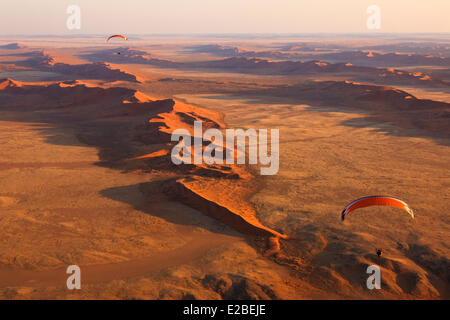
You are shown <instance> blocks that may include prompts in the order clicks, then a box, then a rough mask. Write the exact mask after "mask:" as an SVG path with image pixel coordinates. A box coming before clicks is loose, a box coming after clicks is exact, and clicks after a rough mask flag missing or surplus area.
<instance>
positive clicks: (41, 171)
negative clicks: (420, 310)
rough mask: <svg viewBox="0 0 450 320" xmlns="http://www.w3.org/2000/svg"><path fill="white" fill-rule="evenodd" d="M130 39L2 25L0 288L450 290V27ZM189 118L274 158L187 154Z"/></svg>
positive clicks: (259, 292) (62, 291)
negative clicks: (398, 203) (370, 281)
mask: <svg viewBox="0 0 450 320" xmlns="http://www.w3.org/2000/svg"><path fill="white" fill-rule="evenodd" d="M128 38H129V40H128V41H121V40H122V39H115V40H114V41H110V42H107V43H106V42H105V36H103V35H98V36H85V37H83V36H79V37H62V36H61V37H57V36H55V37H47V38H43V37H25V36H23V37H18V38H2V39H0V187H1V188H0V231H1V234H2V237H1V239H0V298H1V299H449V297H450V286H449V284H450V271H449V270H450V263H449V259H450V247H449V243H450V241H449V240H450V227H449V224H450V212H449V209H448V207H449V204H450V192H449V191H450V188H449V187H450V170H449V169H450V163H449V159H450V149H449V145H450V104H449V103H450V38H449V36H448V35H446V34H438V35H408V36H367V37H362V36H360V35H359V36H355V35H339V36H336V35H334V36H332V35H329V36H328V35H317V36H312V35H297V36H294V35H292V36H277V37H276V36H258V37H254V36H251V35H242V36H231V35H230V36H222V37H215V36H142V35H139V36H138V35H135V36H133V35H129V36H128ZM194 121H202V123H203V127H204V128H205V129H208V128H215V129H218V130H221V131H222V132H225V130H226V129H232V128H243V129H255V130H258V129H268V130H270V129H278V130H279V170H278V172H277V173H276V174H274V175H261V174H260V167H261V166H263V165H258V164H256V165H252V164H226V163H224V164H211V165H207V164H204V163H202V164H182V165H175V164H174V163H173V162H172V160H171V156H170V154H171V150H172V148H173V146H174V144H175V143H174V142H173V141H171V133H172V132H173V131H174V130H176V129H186V130H188V131H189V132H193V125H194ZM379 194H382V195H391V196H395V197H397V198H399V199H402V200H404V201H406V202H407V203H408V204H409V206H410V207H411V208H412V209H413V210H414V212H415V219H414V220H413V219H411V218H410V217H409V216H408V214H405V213H404V212H402V211H401V210H399V209H398V208H390V207H369V208H364V209H360V210H358V211H356V212H354V213H352V214H351V216H350V217H349V218H348V219H346V220H345V221H341V219H340V213H341V211H342V209H343V208H344V207H345V206H346V205H347V204H348V203H350V202H351V201H353V200H354V199H357V198H360V197H364V196H368V195H379ZM375 248H382V249H383V254H382V255H381V256H380V257H378V256H377V255H376V254H375ZM70 265H78V266H79V267H80V268H81V272H82V278H81V279H82V288H81V289H80V290H69V289H68V288H67V286H66V280H67V277H68V276H69V275H68V274H67V273H66V269H67V267H68V266H70ZM370 265H378V266H379V267H380V269H381V272H382V285H381V289H379V290H369V289H368V288H367V286H366V280H367V278H368V276H369V275H368V274H367V273H366V269H367V267H368V266H370Z"/></svg>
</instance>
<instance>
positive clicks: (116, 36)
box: [106, 34, 128, 42]
mask: <svg viewBox="0 0 450 320" xmlns="http://www.w3.org/2000/svg"><path fill="white" fill-rule="evenodd" d="M112 38H122V39H125V40H128V38H127V37H125V36H123V35H121V34H115V35H112V36H110V37H108V39H106V42H108V41H109V40H110V39H112Z"/></svg>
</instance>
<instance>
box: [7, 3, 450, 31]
mask: <svg viewBox="0 0 450 320" xmlns="http://www.w3.org/2000/svg"><path fill="white" fill-rule="evenodd" d="M71 4H76V5H78V6H79V7H80V8H81V29H80V30H72V31H71V30H69V29H68V28H67V27H66V20H67V18H68V16H69V15H68V14H67V13H66V9H67V7H68V6H69V5H71ZM374 4H375V5H378V6H379V7H380V9H381V29H379V30H376V31H378V32H412V33H413V32H450V0H427V1H424V0H370V1H367V0H69V1H67V0H1V3H0V34H70V33H76V34H79V33H86V34H105V33H106V34H110V33H116V32H118V33H127V34H137V33H145V34H152V33H310V32H372V33H373V32H374V31H373V30H369V29H367V27H366V20H367V17H368V14H367V13H366V9H367V7H368V6H370V5H374Z"/></svg>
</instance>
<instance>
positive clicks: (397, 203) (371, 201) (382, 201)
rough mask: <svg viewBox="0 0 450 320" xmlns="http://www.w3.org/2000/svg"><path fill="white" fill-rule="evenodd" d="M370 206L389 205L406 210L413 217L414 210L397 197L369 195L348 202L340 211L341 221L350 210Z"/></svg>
mask: <svg viewBox="0 0 450 320" xmlns="http://www.w3.org/2000/svg"><path fill="white" fill-rule="evenodd" d="M370 206H391V207H397V208H400V209H403V210H404V211H406V212H408V213H409V215H410V216H411V217H412V218H413V219H414V212H413V211H412V210H411V209H410V208H409V206H408V204H406V203H405V202H403V201H402V200H399V199H397V198H393V197H389V196H370V197H364V198H360V199H357V200H355V201H353V202H351V203H350V204H348V205H347V206H346V207H345V208H344V210H343V211H342V213H341V219H342V221H343V220H344V219H345V217H346V216H347V215H348V214H349V213H350V212H352V211H354V210H356V209H360V208H365V207H370Z"/></svg>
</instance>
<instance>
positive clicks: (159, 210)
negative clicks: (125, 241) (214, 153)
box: [100, 181, 243, 237]
mask: <svg viewBox="0 0 450 320" xmlns="http://www.w3.org/2000/svg"><path fill="white" fill-rule="evenodd" d="M164 183H165V181H151V182H145V183H139V184H135V185H128V186H120V187H113V188H107V189H103V190H101V191H100V194H101V195H102V196H103V197H105V198H108V199H111V200H114V201H119V202H122V203H126V204H128V205H130V206H132V207H133V208H134V209H135V210H138V211H140V212H143V213H145V214H147V215H151V216H153V217H157V218H160V219H163V220H165V221H167V222H169V223H173V224H175V225H178V226H183V227H187V226H188V227H194V228H201V229H204V230H206V231H209V232H212V233H219V234H223V235H228V236H238V237H243V235H242V234H240V233H238V232H237V231H235V230H233V229H232V228H230V227H228V226H227V225H225V224H223V223H222V222H220V221H218V220H216V219H213V218H210V217H208V216H207V215H205V214H204V213H202V212H200V211H198V210H195V209H193V208H191V207H189V206H186V205H184V204H183V203H181V202H178V201H177V200H176V199H168V198H166V197H165V196H164V194H163V193H162V192H161V189H162V188H161V186H162V185H164ZM136 191H138V192H139V193H140V194H139V195H138V196H137V195H136ZM143 198H144V199H143Z"/></svg>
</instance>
